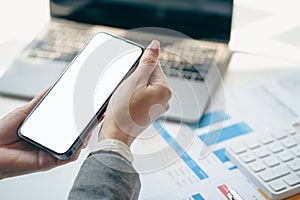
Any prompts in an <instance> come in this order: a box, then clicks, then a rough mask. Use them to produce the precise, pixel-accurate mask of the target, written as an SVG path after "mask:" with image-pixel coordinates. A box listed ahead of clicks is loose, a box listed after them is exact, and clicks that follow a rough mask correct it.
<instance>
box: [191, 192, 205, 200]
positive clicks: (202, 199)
mask: <svg viewBox="0 0 300 200" xmlns="http://www.w3.org/2000/svg"><path fill="white" fill-rule="evenodd" d="M192 197H193V199H194V200H205V199H204V198H203V197H202V196H201V195H200V194H199V193H198V194H194V195H193V196H192Z"/></svg>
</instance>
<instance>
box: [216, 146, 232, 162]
mask: <svg viewBox="0 0 300 200" xmlns="http://www.w3.org/2000/svg"><path fill="white" fill-rule="evenodd" d="M225 151H226V150H225V148H223V149H219V150H216V151H214V154H215V155H216V156H217V157H218V158H219V160H220V161H221V162H222V163H225V162H228V161H229V158H228V157H227V156H226V155H225Z"/></svg>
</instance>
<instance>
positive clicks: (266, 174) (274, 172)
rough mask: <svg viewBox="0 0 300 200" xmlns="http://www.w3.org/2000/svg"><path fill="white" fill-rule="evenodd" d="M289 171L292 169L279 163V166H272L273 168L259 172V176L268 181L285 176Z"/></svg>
mask: <svg viewBox="0 0 300 200" xmlns="http://www.w3.org/2000/svg"><path fill="white" fill-rule="evenodd" d="M289 173H290V171H289V170H288V169H287V167H285V166H281V165H279V166H277V167H274V168H271V169H268V170H265V171H263V172H261V173H260V174H259V177H260V178H261V179H262V180H263V181H265V182H268V181H272V180H274V179H277V178H279V177H282V176H285V175H287V174H289Z"/></svg>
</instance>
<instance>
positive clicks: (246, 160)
mask: <svg viewBox="0 0 300 200" xmlns="http://www.w3.org/2000/svg"><path fill="white" fill-rule="evenodd" d="M240 158H241V160H242V161H243V162H244V163H250V162H253V161H255V160H256V158H255V156H254V155H253V154H252V153H244V154H243V155H241V156H240Z"/></svg>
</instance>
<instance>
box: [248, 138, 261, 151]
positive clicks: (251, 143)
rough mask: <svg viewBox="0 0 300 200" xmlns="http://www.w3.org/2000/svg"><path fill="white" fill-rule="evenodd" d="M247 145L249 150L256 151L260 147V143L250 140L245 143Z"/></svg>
mask: <svg viewBox="0 0 300 200" xmlns="http://www.w3.org/2000/svg"><path fill="white" fill-rule="evenodd" d="M245 145H246V146H247V147H248V148H249V149H256V148H258V147H259V146H260V143H259V142H258V141H257V140H253V139H252V140H248V141H247V142H245Z"/></svg>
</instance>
